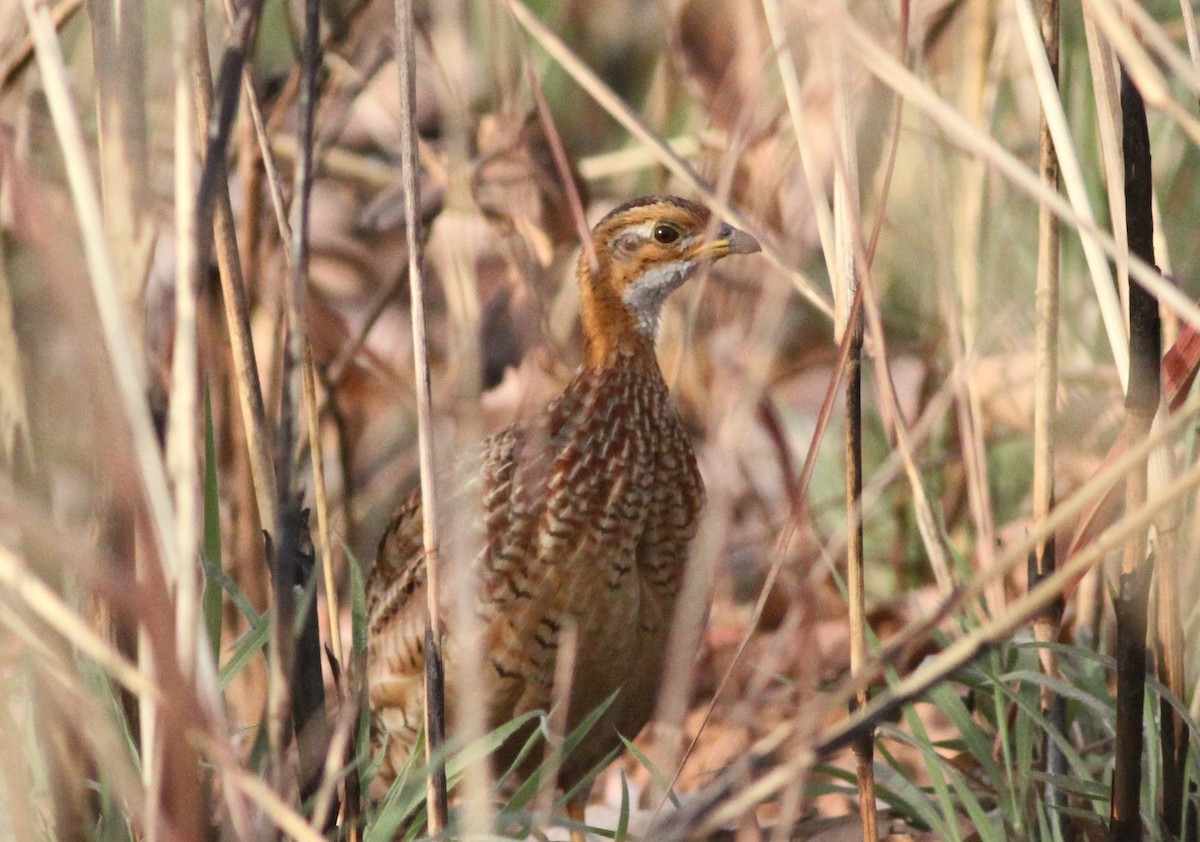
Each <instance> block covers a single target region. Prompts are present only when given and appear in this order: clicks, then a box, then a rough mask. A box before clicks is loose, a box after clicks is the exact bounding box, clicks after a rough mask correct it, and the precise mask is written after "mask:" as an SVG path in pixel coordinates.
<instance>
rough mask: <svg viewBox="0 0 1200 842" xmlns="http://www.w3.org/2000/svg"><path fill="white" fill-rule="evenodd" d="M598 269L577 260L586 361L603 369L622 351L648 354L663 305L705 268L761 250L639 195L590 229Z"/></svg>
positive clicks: (682, 204) (696, 212)
mask: <svg viewBox="0 0 1200 842" xmlns="http://www.w3.org/2000/svg"><path fill="white" fill-rule="evenodd" d="M592 243H593V249H594V254H595V262H596V265H595V267H594V268H593V266H592V265H591V258H590V256H589V254H588V250H587V249H584V251H583V253H582V254H581V255H580V258H579V283H580V292H581V299H582V301H581V303H582V317H583V328H584V336H585V341H586V343H587V348H586V352H587V353H586V356H587V361H588V363H589V364H591V365H601V364H603V363H604V362H605V361H606V360H608V359H610V358H611V356H612V354H613V353H614V352H615V351H617V350H620V349H621V348H623V347H628V346H639V347H645V346H649V347H650V348H651V349H653V345H654V337H655V334H656V333H657V330H658V318H659V314H660V313H661V312H662V306H663V302H664V301H666V298H667V295H669V294H670V293H671V291H672V290H674V289H677V288H678V287H679V286H680V285H682V284H683V283H684V281H686V280H687V279H688V278H690V277H692V275H694V274H695V273H696V271H697V270H698V269H699V268H700V267H701V266H702V265H703V264H705V263H708V262H712V261H714V260H719V259H720V258H722V257H724V256H726V255H729V254H748V253H750V252H756V251H758V250H759V245H758V242H757V241H756V240H755V239H754V238H753V237H752V236H750V235H749V234H747V233H745V232H744V231H739V230H738V229H736V228H734V227H732V226H730V225H727V224H721V223H717V222H715V221H714V220H713V218H712V214H710V213H709V211H708V209H707V208H705V207H703V206H702V205H698V204H696V203H695V202H690V201H688V200H687V199H680V198H678V197H676V196H645V197H642V198H640V199H634V200H633V201H631V202H626V203H625V204H623V205H621V206H620V207H617V208H615V209H614V210H613V211H611V212H610V213H609V214H608V215H606V216H605V217H604V218H603V219H601V220H600V221H599V222H598V223H597V224H596V227H595V228H593V229H592Z"/></svg>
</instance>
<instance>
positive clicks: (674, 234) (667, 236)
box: [654, 225, 679, 245]
mask: <svg viewBox="0 0 1200 842" xmlns="http://www.w3.org/2000/svg"><path fill="white" fill-rule="evenodd" d="M678 239H679V229H678V228H674V227H672V226H670V225H656V226H654V240H655V242H659V243H662V244H663V245H669V244H670V243H673V242H675V241H676V240H678Z"/></svg>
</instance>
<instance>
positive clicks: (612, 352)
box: [578, 255, 654, 369]
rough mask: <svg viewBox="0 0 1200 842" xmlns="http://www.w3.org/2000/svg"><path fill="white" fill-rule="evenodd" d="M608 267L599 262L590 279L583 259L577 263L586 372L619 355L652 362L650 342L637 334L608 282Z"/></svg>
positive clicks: (589, 272) (636, 326)
mask: <svg viewBox="0 0 1200 842" xmlns="http://www.w3.org/2000/svg"><path fill="white" fill-rule="evenodd" d="M611 271H612V266H611V264H610V263H609V262H608V261H606V260H605V259H604V258H600V265H599V267H598V273H597V274H598V275H599V277H600V278H601V280H596V279H594V278H592V276H591V269H590V267H589V266H588V263H587V257H586V255H584V256H582V257H580V260H579V270H578V275H579V299H580V300H579V309H580V320H581V322H582V323H583V359H584V365H586V366H587V367H588V368H593V369H595V368H601V367H603V366H604V365H606V364H607V363H609V362H611V361H612V360H613V358H614V357H615V356H616V355H617V354H618V353H620V352H621V351H628V352H634V353H647V354H649V355H650V357H651V358H652V359H653V358H654V338H653V337H649V336H646V335H645V334H643V333H642V332H641V331H639V330H638V325H637V320H636V319H635V318H634V316H633V314H632V313H630V312H629V308H628V307H626V305H625V302H624V301H622V300H621V296H620V295H619V294H618V293H617V291H616V289H615V287H614V285H613V283H612V282H611V279H609V278H607V277H606V274H607V273H608V272H611Z"/></svg>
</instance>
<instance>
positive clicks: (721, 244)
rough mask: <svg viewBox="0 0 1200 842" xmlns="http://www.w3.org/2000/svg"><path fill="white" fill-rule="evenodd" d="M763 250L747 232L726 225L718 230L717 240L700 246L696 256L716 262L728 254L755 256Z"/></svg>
mask: <svg viewBox="0 0 1200 842" xmlns="http://www.w3.org/2000/svg"><path fill="white" fill-rule="evenodd" d="M761 250H762V247H761V246H760V245H759V244H758V240H756V239H754V238H753V237H751V236H750V235H749V234H747V233H746V232H745V231H741V230H739V229H737V228H734V227H733V226H732V225H730V224H728V223H724V224H722V225H721V227H720V228H718V229H717V237H716V239H714V240H711V241H709V242H707V243H705V244H704V245H702V246H700V248H699V249H697V251H696V256H697V257H708V258H711V259H712V260H716V259H717V258H720V257H724V256H725V255H727V254H753V253H754V252H756V251H761Z"/></svg>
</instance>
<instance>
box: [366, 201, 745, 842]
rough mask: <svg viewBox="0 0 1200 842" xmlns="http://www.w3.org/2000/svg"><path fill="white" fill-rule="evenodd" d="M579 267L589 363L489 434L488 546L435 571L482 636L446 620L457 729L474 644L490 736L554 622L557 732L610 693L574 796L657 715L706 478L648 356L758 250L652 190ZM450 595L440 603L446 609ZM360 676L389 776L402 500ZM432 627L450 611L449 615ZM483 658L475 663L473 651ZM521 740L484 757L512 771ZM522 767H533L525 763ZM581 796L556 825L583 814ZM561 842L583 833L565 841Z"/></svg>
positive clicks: (546, 662) (576, 767)
mask: <svg viewBox="0 0 1200 842" xmlns="http://www.w3.org/2000/svg"><path fill="white" fill-rule="evenodd" d="M592 239H593V243H594V247H595V257H596V264H597V265H596V267H595V271H594V272H593V270H592V268H591V266H590V265H589V260H588V256H587V252H586V250H585V251H584V254H582V255H581V256H580V259H579V265H578V270H577V275H578V281H579V287H580V307H581V320H582V325H583V334H584V342H585V346H584V362H583V365H582V366H581V367H580V369H579V371H578V372H577V373H576V374H575V376H574V378H573V379H572V380H571V382H570V383H569V384H568V385H567V387H566V388H565V389H564V390H563V392H562V394H560V395H559V396H558V397H557V398H555V399H554V400H553V401H551V402H550V404H549V405H548V406H547V407H546V408H545V409H544V410H543V411H542V412H541V413H540V414H539V415H537V416H536V417H535V418H533V419H531V420H530V421H528V422H526V423H524V424H518V425H515V426H512V427H510V428H508V429H506V430H504V431H502V432H500V433H497V434H496V435H494V436H492V437H491V438H489V439H487V440H486V441H485V442H484V444H483V447H482V454H481V457H480V458H481V467H480V469H479V471H478V481H479V483H480V486H481V500H482V509H483V511H482V524H481V533H482V545H483V549H482V551H481V552H480V554H479V556H478V557H477V558H476V559H475V561H474V563H473V564H472V565H471V571H470V574H471V575H469V576H465V577H464V576H452V575H450V574H448V578H447V580H446V581H445V582H444V584H443V586H442V591H443V593H447V592H449V591H451V589H454V588H462V587H473V588H474V589H475V595H474V597H473V598H472V605H473V610H474V614H475V616H476V617H477V619H478V630H477V631H478V638H477V639H475V641H474V643H471V642H468V641H465V640H463V639H460V638H463V637H466V635H465V634H464V635H459V636H457V637H456V635H455V629H454V628H453V627H452V626H451V625H450V624H449V623H448V624H447V628H446V640H445V650H444V651H445V660H446V667H445V674H446V682H447V692H446V699H447V704H448V710H447V717H448V722H449V728H450V730H451V733H453V730H454V723H455V719H456V712H455V701H456V700H457V699H458V698H460V695H461V694H460V693H459V692H456V684H455V682H456V680H459V679H458V676H457V675H456V664H461V663H463V662H464V661H466V660H469V659H467V658H466V657H465V654H464V649H463V647H465V646H477V647H480V648H479V649H475V650H474V653H475V654H476V657H475V658H474V661H475V663H478V664H481V666H482V674H481V675H474V674H473V675H472V676H471V677H470V678H469V679H468V677H465V676H464V677H463V678H462V679H461V680H464V681H465V680H472V681H476V682H478V684H477V685H476V686H475V687H473V688H472V689H473V690H475V691H476V694H475V696H474V697H475V698H481V699H483V700H485V704H486V707H487V710H486V716H485V720H486V722H487V723H488V724H489V727H491V728H495V727H498V726H499V725H502V724H503V723H505V722H508V721H510V720H511V719H513V718H514V717H516V716H519V715H521V714H523V713H526V712H528V711H533V710H542V711H548V710H549V709H550V707H551V704H552V702H553V701H554V700H555V698H557V697H556V696H555V693H554V687H553V684H554V672H555V658H556V655H557V650H558V644H559V640H560V636H561V635H562V632H563V629H564V628H565V627H567V626H568V625H570V626H572V627H573V628H574V629H575V632H576V635H575V639H576V640H577V648H576V651H575V653H574V654H575V669H574V674H573V676H572V679H571V682H570V691H569V697H568V699H567V721H566V731H565V733H570V732H571V731H572V730H574V728H575V727H576V726H577V725H578V724H579V723H580V722H581V721H582V720H584V719H585V718H586V717H587V716H588V714H590V713H592V712H593V711H595V710H596V709H597V707H598V706H599V705H600V704H602V703H603V702H604V701H605V700H606V699H608V698H609V697H610V696H611V695H612V694H613V693H614V692H615V693H617V696H616V698H615V701H614V702H613V703H612V704H611V705H610V706H609V707H608V708H607V710H606V711H605V713H604V714H603V717H602V718H601V719H600V721H599V722H598V723H597V724H596V725H595V726H594V727H593V728H592V730H591V731H590V732H589V733H588V735H587V737H586V738H585V739H584V740H583V742H582V743H581V744H580V745H579V746H577V747H576V748H575V750H573V751H571V752H570V753H569V754H568V755H567V756H566V757H564V758H562V766H561V768H560V771H559V784H560V785H561V786H562V787H563V788H564V789H569V788H570V787H572V786H573V785H575V784H576V783H578V782H579V781H580V780H581V779H582V778H583V777H584V776H585V775H586V774H587V773H588V772H590V771H591V770H592V769H593V767H594V766H595V765H596V764H597V763H598V762H600V761H601V760H602V759H603V758H604V757H605V756H606V755H607V754H608V753H609V752H611V751H612V750H613V749H615V748H617V747H618V746H619V745H620V739H619V737H618V734H620V735H622V736H624V737H626V738H628V739H633V738H634V737H636V736H637V734H638V732H639V731H640V730H641V729H642V726H643V725H645V724H646V721H647V720H648V719H649V717H650V715H651V712H652V710H653V707H654V702H655V696H656V694H657V692H658V683H659V679H660V677H661V675H662V672H663V659H664V656H665V650H666V645H667V636H668V634H669V631H670V624H671V620H672V616H673V614H674V609H675V603H676V598H677V597H678V595H679V589H680V586H681V584H682V580H683V569H684V564H685V562H686V560H687V554H688V545H689V543H690V542H691V540H692V537H693V536H694V535H695V533H696V526H697V520H698V517H699V514H700V509H701V506H702V505H703V502H704V485H703V482H702V481H701V479H700V473H699V471H698V470H697V468H696V458H695V454H694V453H693V451H692V445H691V442H690V441H689V439H688V436H687V434H686V432H685V431H684V428H683V426H682V424H681V423H680V421H679V417H678V415H677V414H676V411H675V408H674V407H673V406H672V404H671V398H670V395H669V394H668V392H667V384H666V382H665V381H664V380H663V376H662V372H661V370H660V369H659V366H658V360H657V358H656V356H655V348H654V345H655V335H656V333H657V330H658V321H659V315H660V313H661V311H662V306H663V303H664V301H665V300H666V297H667V295H668V294H669V293H670V292H671V291H672V290H674V289H676V288H678V287H679V286H680V285H681V284H683V283H684V282H685V281H687V280H688V279H689V278H690V277H692V276H693V275H694V274H696V272H697V271H698V270H699V269H700V267H701V266H703V265H704V264H706V263H711V262H712V261H714V260H717V259H720V258H722V257H724V256H726V255H729V254H747V253H750V252H756V251H758V250H759V246H758V243H757V241H755V239H754V238H753V237H751V236H750V235H749V234H746V233H745V232H743V231H739V230H737V229H735V228H732V227H731V226H729V225H722V224H718V223H715V222H714V221H713V220H712V217H711V215H710V214H709V212H708V210H707V209H705V208H704V207H702V206H700V205H698V204H695V203H694V202H690V201H687V200H685V199H679V198H676V197H673V196H647V197H645V198H641V199H635V200H633V201H631V202H628V203H626V204H624V205H622V206H620V207H618V208H617V209H615V210H614V211H612V212H611V213H609V214H608V215H607V216H605V217H604V218H603V219H601V220H600V222H599V223H598V224H597V225H596V227H595V228H594V229H593V231H592ZM451 598H452V597H449V596H447V601H448V600H449V599H451ZM367 611H368V616H369V624H370V625H369V630H368V681H369V693H370V704H371V711H372V720H373V726H374V733H375V735H376V739H377V746H378V747H379V749H380V750H382V751H383V752H384V753H385V754H384V758H383V764H382V772H381V775H382V778H383V780H384V781H390V780H391V779H392V778H393V777H394V776H395V774H396V773H397V771H398V770H399V769H400V768H402V767H403V765H404V763H405V762H406V761H407V759H408V756H409V754H410V753H411V751H412V748H413V745H414V743H415V741H416V738H417V734H418V732H419V731H420V728H421V725H422V722H423V695H422V692H423V691H422V681H423V677H424V654H423V653H424V628H425V619H424V611H425V564H424V560H423V553H422V543H421V503H420V495H419V493H414V494H413V495H412V496H411V497H409V499H408V500H407V501H406V502H405V503H404V504H403V505H402V506H401V507H400V509H399V510H398V511H397V513H396V515H395V516H394V517H393V519H392V521H391V524H390V525H389V526H388V529H387V531H386V532H385V533H384V536H383V538H382V540H381V541H380V544H379V553H378V557H377V559H376V562H375V567H374V569H373V570H372V571H371V574H370V576H369V578H368V581H367ZM444 616H447V617H449V616H451V615H450V614H449V613H447V614H445V615H444ZM480 652H481V653H482V654H481V655H480V654H478V653H480ZM523 743H524V740H523V739H514V740H510V741H509V743H506V744H505V745H504V746H502V747H501V749H500V750H499V753H498V756H497V757H496V758H495V761H494V762H495V764H496V768H498V769H507V768H508V767H509V766H510V765H511V764H512V763H513V762H514V761H515V759H516V752H517V751H518V750H519V749H520V747H521V745H522V744H523ZM525 771H526V772H528V771H529V770H525ZM586 803H587V794H586V792H584V794H583V796H582V797H580V798H577V799H575V800H574V801H573V802H572V804H571V805H570V807H569V810H568V812H569V814H570V815H571V816H572V817H573V818H576V819H579V820H582V816H583V807H584V805H585V804H586ZM572 839H576V840H581V839H583V836H582V834H579V833H576V832H573V833H572Z"/></svg>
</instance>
